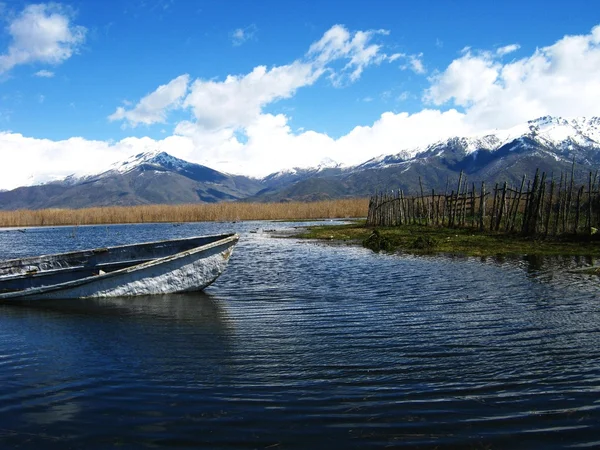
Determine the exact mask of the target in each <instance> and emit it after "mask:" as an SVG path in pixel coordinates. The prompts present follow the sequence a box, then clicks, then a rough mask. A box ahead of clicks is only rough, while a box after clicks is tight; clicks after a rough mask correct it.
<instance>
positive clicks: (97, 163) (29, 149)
mask: <svg viewBox="0 0 600 450" xmlns="http://www.w3.org/2000/svg"><path fill="white" fill-rule="evenodd" d="M192 145H193V143H192V142H191V141H190V140H189V139H187V138H182V137H179V136H169V137H167V138H165V139H163V140H160V141H159V140H154V139H150V138H148V137H144V138H133V137H130V138H126V139H123V140H121V141H118V142H115V143H110V142H106V141H93V140H87V139H84V138H82V137H73V138H70V139H66V140H62V141H52V140H49V139H36V138H31V137H26V136H23V135H21V134H19V133H11V132H0V149H1V155H2V164H0V189H13V188H16V187H19V186H27V185H32V184H40V183H46V182H51V181H55V180H58V179H62V178H64V177H66V176H68V175H71V174H75V175H86V174H90V173H98V172H101V171H103V170H105V169H108V168H109V167H110V164H111V163H113V162H116V161H120V160H123V159H125V158H127V157H129V156H131V155H134V154H137V153H140V152H144V151H150V150H156V149H158V150H163V151H167V152H169V153H170V154H172V155H174V156H178V157H181V158H189V157H190V154H191V152H192V150H193V149H192V147H191V146H192Z"/></svg>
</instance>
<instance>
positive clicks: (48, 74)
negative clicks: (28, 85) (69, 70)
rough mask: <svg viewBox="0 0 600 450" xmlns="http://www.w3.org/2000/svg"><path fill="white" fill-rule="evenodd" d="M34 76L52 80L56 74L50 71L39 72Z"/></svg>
mask: <svg viewBox="0 0 600 450" xmlns="http://www.w3.org/2000/svg"><path fill="white" fill-rule="evenodd" d="M34 75H35V76H36V77H40V78H52V77H53V76H54V72H52V71H50V70H39V71H37V72H36V73H34Z"/></svg>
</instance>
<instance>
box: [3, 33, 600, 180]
mask: <svg viewBox="0 0 600 450" xmlns="http://www.w3.org/2000/svg"><path fill="white" fill-rule="evenodd" d="M329 31H330V32H331V33H329V32H328V33H329V34H327V33H326V35H327V36H325V35H324V36H323V38H322V39H320V40H319V41H318V42H317V43H315V44H313V46H311V48H310V49H309V51H307V53H306V54H305V55H304V56H303V57H302V58H300V59H298V60H296V61H294V62H292V63H290V64H288V65H282V66H276V67H272V68H267V67H265V66H258V67H256V68H255V69H254V70H252V71H251V72H250V73H248V74H243V75H230V76H229V77H227V78H226V79H224V80H221V81H219V80H201V79H198V80H195V81H193V82H192V83H190V80H189V78H188V77H187V75H183V76H182V77H183V78H181V77H178V78H176V79H175V80H172V81H171V82H169V83H168V84H166V85H165V86H161V88H159V89H157V90H156V91H155V92H153V93H152V94H149V95H148V96H146V97H144V98H143V99H142V100H140V101H139V102H138V104H136V105H134V106H132V105H128V106H126V107H123V108H121V109H119V110H117V112H115V114H114V115H113V116H114V117H113V120H125V121H128V123H129V122H130V123H131V124H132V125H135V124H138V123H155V122H160V121H164V120H165V118H166V114H167V113H168V111H169V110H170V109H173V108H180V109H182V110H184V111H185V110H187V111H189V112H190V116H189V118H188V120H185V121H181V122H179V123H178V124H177V125H176V126H175V129H174V135H173V136H169V137H167V138H165V139H162V140H154V139H150V138H141V139H138V138H129V139H124V140H122V141H119V142H117V143H114V144H110V143H106V142H98V141H86V140H84V139H81V138H73V139H69V140H67V141H60V142H52V141H47V140H36V139H31V138H26V137H23V136H20V135H16V134H10V133H4V134H2V133H0V149H2V152H3V155H7V157H6V158H7V164H3V165H2V166H0V181H1V182H2V185H0V187H2V188H6V187H8V186H13V187H14V186H16V185H19V184H24V183H23V180H29V182H31V180H32V179H35V180H36V181H39V180H42V181H47V180H49V179H53V177H54V178H56V177H58V176H59V175H63V176H64V175H67V174H68V173H72V172H76V173H80V172H81V171H83V169H84V168H87V167H101V164H102V162H104V163H105V164H106V162H109V161H115V160H118V159H123V158H125V157H127V156H129V155H131V154H134V153H136V152H140V151H145V150H153V149H160V150H164V151H167V152H168V153H171V154H173V155H174V156H177V157H181V158H183V159H186V160H189V161H193V162H197V163H200V164H205V165H208V166H209V167H213V168H215V169H218V170H223V171H226V172H230V173H244V174H250V175H255V176H262V175H266V174H268V173H270V172H273V171H276V170H280V169H282V168H289V167H293V166H300V167H302V166H314V165H316V164H318V163H319V162H320V161H322V160H323V159H325V158H332V159H334V160H336V161H338V162H342V163H346V164H358V163H361V162H364V161H365V160H367V159H369V158H372V157H374V156H379V155H380V154H393V153H398V152H400V151H402V150H407V149H412V148H414V147H420V146H425V145H427V144H429V143H432V142H435V141H437V140H439V139H444V138H447V137H450V136H466V135H472V134H475V133H481V132H485V131H489V130H490V129H494V128H504V127H509V126H513V125H516V124H519V123H522V122H524V121H526V120H530V119H533V118H536V117H539V116H540V115H546V114H552V115H560V116H581V115H598V106H597V105H598V104H600V84H599V83H598V82H597V80H598V79H600V26H597V27H595V28H593V29H592V30H591V32H590V33H589V34H585V35H580V36H565V37H564V38H562V39H560V40H559V41H557V42H555V43H554V44H552V45H549V46H547V47H541V48H539V49H538V50H536V51H535V52H533V54H531V55H529V56H526V57H523V58H521V59H516V60H512V61H510V62H508V63H505V62H504V61H503V59H502V57H503V56H504V55H507V54H509V53H512V51H515V50H516V48H514V47H512V48H508V47H511V46H506V47H503V50H501V51H499V50H498V49H490V50H487V51H477V50H473V49H468V48H467V49H465V50H464V51H463V53H462V54H461V55H460V56H459V57H458V58H456V59H455V60H454V61H452V62H451V63H450V64H449V65H448V66H447V67H446V68H445V69H443V70H442V71H439V72H437V73H435V74H434V75H432V76H431V77H429V82H430V86H429V88H428V89H427V90H426V91H425V93H424V100H425V102H426V104H428V105H429V107H428V108H424V109H422V110H421V111H417V112H414V113H408V112H399V113H393V112H384V113H382V114H381V116H380V117H379V118H378V119H377V120H376V121H374V122H373V123H371V124H366V125H365V124H363V125H360V126H356V127H355V128H354V129H352V130H351V131H349V132H348V133H347V134H345V135H343V136H341V137H338V138H333V137H331V136H328V135H327V134H324V133H318V132H315V131H311V130H305V129H296V130H293V129H292V128H291V126H290V118H289V117H288V116H286V115H285V114H270V113H268V112H267V111H265V109H266V107H267V106H268V105H270V104H272V103H273V102H275V101H277V100H279V99H284V98H289V97H292V96H293V95H294V94H295V93H296V92H297V90H298V89H300V88H302V87H304V86H310V85H311V84H313V83H315V81H316V80H318V79H319V78H321V77H323V78H324V77H325V76H326V74H328V75H331V74H332V73H336V74H337V75H338V76H339V75H345V76H346V77H347V79H348V80H350V79H351V74H352V73H354V72H355V71H356V70H357V68H359V66H360V65H361V64H362V63H361V61H362V62H363V63H365V64H366V65H364V66H363V69H364V68H365V67H367V65H369V64H378V62H377V61H380V62H379V63H381V62H383V61H390V60H392V59H393V60H396V61H397V60H400V59H401V58H405V60H406V61H409V59H408V58H407V56H406V55H401V56H394V55H391V56H387V55H386V54H385V53H384V51H383V48H382V47H381V46H380V44H373V43H369V42H370V41H369V40H368V39H367V40H365V39H364V37H363V38H358V39H357V38H356V35H357V33H351V32H349V31H348V30H345V31H344V30H343V29H340V28H338V27H333V28H332V29H331V30H329ZM382 35H385V33H383V32H381V33H380V32H374V33H372V34H370V36H371V39H374V38H375V36H382ZM355 39H357V40H356V41H355ZM352 42H355V43H354V44H352ZM372 45H375V46H377V50H376V51H375V52H374V53H373V51H372V50H369V51H367V49H368V48H369V47H371V46H372ZM369 55H370V56H369ZM395 55H399V54H395ZM420 56H421V55H417V57H418V59H419V60H421V59H420ZM336 62H337V63H338V64H337V65H334V64H333V63H336ZM348 64H350V66H348ZM408 69H409V70H412V69H411V68H408ZM359 75H360V74H359ZM177 80H178V81H177ZM411 95H413V93H408V92H403V93H402V94H401V96H400V99H407V98H409V97H410V96H411ZM88 158H89V159H90V161H91V163H88V162H87V159H88ZM11 161H12V164H11ZM15 167H23V168H27V170H28V172H27V173H21V174H20V173H19V171H17V170H14V168H15ZM31 177H33V178H31Z"/></svg>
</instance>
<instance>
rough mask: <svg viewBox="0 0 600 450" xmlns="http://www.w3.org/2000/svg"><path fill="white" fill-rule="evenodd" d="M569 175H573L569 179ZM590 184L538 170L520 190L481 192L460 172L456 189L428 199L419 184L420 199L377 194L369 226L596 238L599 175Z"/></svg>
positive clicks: (506, 187)
mask: <svg viewBox="0 0 600 450" xmlns="http://www.w3.org/2000/svg"><path fill="white" fill-rule="evenodd" d="M569 175H570V176H569ZM586 181H587V183H585V184H584V185H581V186H579V187H576V186H575V180H574V169H572V170H571V173H570V174H568V173H561V175H560V180H559V181H558V184H557V183H556V182H555V179H554V177H553V176H550V180H549V181H548V179H547V176H546V173H544V172H542V173H541V174H540V171H539V170H537V171H536V173H535V177H534V178H533V181H531V180H530V181H527V185H525V182H526V179H525V177H523V178H522V180H521V184H520V187H518V188H517V187H515V186H509V185H508V184H507V183H506V182H505V183H503V184H502V186H500V185H499V184H498V183H496V184H495V186H494V188H493V189H491V190H490V191H488V190H486V185H485V183H481V188H480V189H479V192H477V189H476V186H475V183H471V186H469V185H468V183H467V180H466V176H465V175H464V174H463V173H462V172H461V173H460V176H459V178H458V184H457V187H456V190H452V191H451V192H450V193H449V194H448V192H447V189H446V193H444V194H439V193H436V192H435V190H433V189H432V190H431V195H429V194H426V193H425V190H424V188H423V183H422V181H421V179H419V188H420V195H418V196H406V195H405V194H404V191H402V190H399V191H395V192H394V191H391V192H388V193H377V194H375V195H374V196H373V197H371V200H370V202H369V213H368V216H367V225H371V226H388V227H389V226H401V225H408V224H421V225H427V226H430V225H431V226H446V227H469V228H473V229H475V228H478V229H480V230H489V231H498V232H499V231H502V232H512V233H515V232H518V233H522V234H524V235H528V236H531V235H545V236H548V235H560V234H577V233H587V234H593V233H595V231H596V229H598V228H600V186H599V184H600V182H599V180H598V172H597V171H596V172H595V173H592V172H590V173H589V179H588V180H586Z"/></svg>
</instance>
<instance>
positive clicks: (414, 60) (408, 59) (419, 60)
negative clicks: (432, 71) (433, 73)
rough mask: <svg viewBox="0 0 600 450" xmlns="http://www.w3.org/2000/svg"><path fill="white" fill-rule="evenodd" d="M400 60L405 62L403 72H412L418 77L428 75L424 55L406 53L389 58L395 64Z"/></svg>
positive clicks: (395, 54) (402, 66) (402, 67)
mask: <svg viewBox="0 0 600 450" xmlns="http://www.w3.org/2000/svg"><path fill="white" fill-rule="evenodd" d="M398 59H402V60H404V64H402V65H401V66H400V69H402V70H412V71H413V72H414V73H416V74H417V75H424V74H425V73H427V70H426V69H425V65H424V64H423V53H419V54H416V55H407V54H406V53H394V54H393V55H392V56H390V57H388V61H389V62H394V61H396V60H398Z"/></svg>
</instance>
